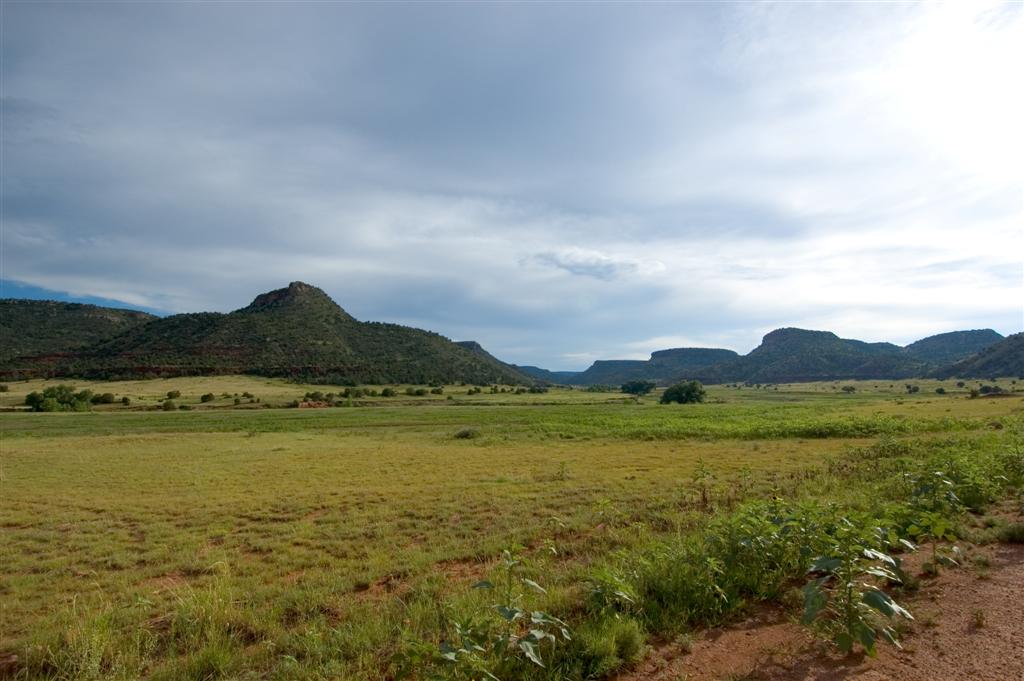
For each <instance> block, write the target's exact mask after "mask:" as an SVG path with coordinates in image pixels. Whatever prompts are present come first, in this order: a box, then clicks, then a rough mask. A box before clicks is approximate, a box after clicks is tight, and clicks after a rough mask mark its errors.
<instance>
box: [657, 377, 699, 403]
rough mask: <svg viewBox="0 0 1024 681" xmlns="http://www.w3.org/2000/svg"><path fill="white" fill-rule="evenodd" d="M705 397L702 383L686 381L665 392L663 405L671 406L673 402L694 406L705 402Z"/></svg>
mask: <svg viewBox="0 0 1024 681" xmlns="http://www.w3.org/2000/svg"><path fill="white" fill-rule="evenodd" d="M705 395H706V393H705V391H704V386H703V385H701V383H700V381H684V382H682V383H676V384H675V385H674V386H672V387H671V388H668V389H667V390H665V392H664V394H662V396H661V403H662V404H671V403H672V402H678V403H679V404H693V403H696V402H703V401H704V397H705Z"/></svg>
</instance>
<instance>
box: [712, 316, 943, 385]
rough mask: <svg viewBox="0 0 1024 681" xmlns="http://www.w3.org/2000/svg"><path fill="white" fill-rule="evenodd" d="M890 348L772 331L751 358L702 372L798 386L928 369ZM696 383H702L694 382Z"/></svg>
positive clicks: (803, 332) (826, 333)
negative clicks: (803, 383)
mask: <svg viewBox="0 0 1024 681" xmlns="http://www.w3.org/2000/svg"><path fill="white" fill-rule="evenodd" d="M901 350H902V349H901V348H900V347H899V346H897V345H893V344H892V343H865V342H863V341H858V340H846V339H843V338H840V337H839V336H837V335H835V334H834V333H832V332H830V331H808V330H806V329H794V328H785V329H776V330H775V331H772V332H771V333H769V334H767V335H766V336H765V337H764V338H763V340H762V341H761V345H759V346H758V347H756V348H754V350H752V351H751V352H750V354H748V355H745V356H743V357H740V358H738V359H735V360H733V361H731V362H726V363H724V364H719V365H717V366H716V367H713V368H712V369H711V370H709V371H707V372H705V374H704V376H703V378H704V379H705V380H710V381H721V382H730V381H745V382H748V383H798V382H804V381H826V380H836V379H844V378H849V379H853V378H862V379H872V378H886V379H899V378H907V377H910V376H921V375H924V374H925V373H927V371H928V370H929V368H930V367H929V365H928V364H926V363H925V362H921V361H919V360H916V359H914V358H912V357H908V356H906V355H904V354H903V353H902V351H901ZM698 378H701V377H700V376H698Z"/></svg>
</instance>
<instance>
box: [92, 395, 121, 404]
mask: <svg viewBox="0 0 1024 681" xmlns="http://www.w3.org/2000/svg"><path fill="white" fill-rule="evenodd" d="M116 401H117V398H116V397H114V393H103V394H102V395H93V396H92V400H91V402H92V403H93V404H113V403H114V402H116Z"/></svg>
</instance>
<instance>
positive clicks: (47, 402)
mask: <svg viewBox="0 0 1024 681" xmlns="http://www.w3.org/2000/svg"><path fill="white" fill-rule="evenodd" d="M92 398H93V394H92V391H91V390H82V391H81V392H77V393H76V392H75V388H74V386H70V385H63V384H61V385H53V386H50V387H49V388H45V389H44V390H43V392H36V391H33V392H30V393H29V394H28V395H26V396H25V405H26V406H27V407H30V408H31V409H32V411H89V407H90V404H91V403H92Z"/></svg>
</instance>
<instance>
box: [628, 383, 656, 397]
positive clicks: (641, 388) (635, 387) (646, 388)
mask: <svg viewBox="0 0 1024 681" xmlns="http://www.w3.org/2000/svg"><path fill="white" fill-rule="evenodd" d="M656 387H657V384H656V383H654V381H627V382H625V383H623V384H622V388H621V390H622V392H624V393H626V394H628V395H646V394H647V393H649V392H651V391H652V390H654V389H655V388H656Z"/></svg>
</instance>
